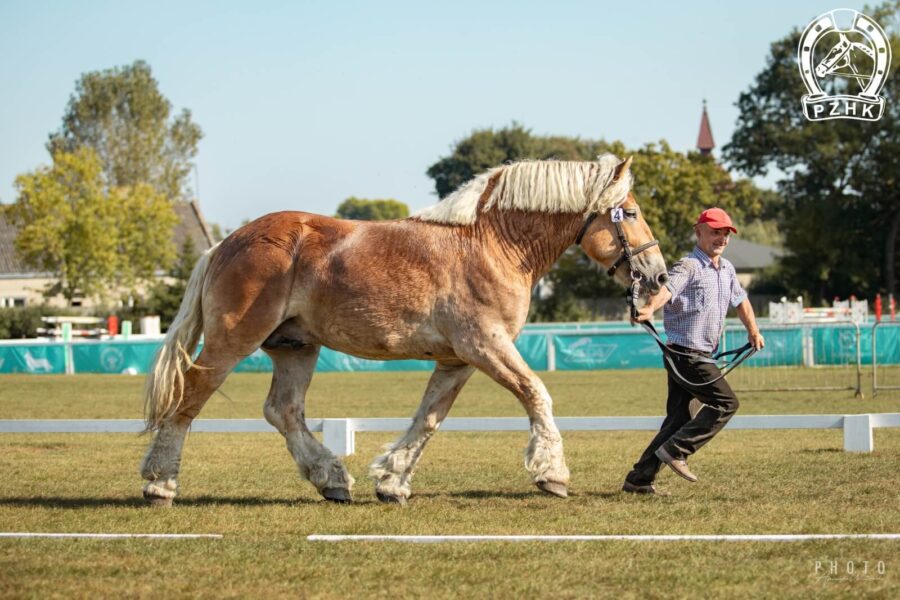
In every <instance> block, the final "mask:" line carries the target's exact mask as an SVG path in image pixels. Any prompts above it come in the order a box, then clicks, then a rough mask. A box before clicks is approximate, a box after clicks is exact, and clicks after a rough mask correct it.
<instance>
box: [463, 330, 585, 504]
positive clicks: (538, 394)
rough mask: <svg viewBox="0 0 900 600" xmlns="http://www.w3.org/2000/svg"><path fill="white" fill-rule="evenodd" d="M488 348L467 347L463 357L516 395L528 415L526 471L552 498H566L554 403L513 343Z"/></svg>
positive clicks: (497, 343) (566, 480) (565, 472)
mask: <svg viewBox="0 0 900 600" xmlns="http://www.w3.org/2000/svg"><path fill="white" fill-rule="evenodd" d="M493 341H494V344H493V345H492V346H489V347H485V346H478V347H471V345H468V346H467V347H466V349H465V350H464V351H461V349H460V348H457V349H456V350H457V353H458V354H459V356H460V358H463V359H465V360H467V361H468V362H470V363H471V364H472V365H474V366H475V367H477V368H478V369H479V370H481V371H484V372H485V373H486V374H487V375H488V376H489V377H491V378H492V379H493V380H494V381H496V382H497V383H499V384H500V385H502V386H503V387H505V388H506V389H508V390H509V391H511V392H512V393H513V394H515V396H516V398H518V399H519V402H521V403H522V406H523V407H524V408H525V411H526V412H527V413H528V419H529V421H530V422H531V439H530V441H529V443H528V449H527V450H526V451H525V468H526V469H527V470H528V472H529V473H530V474H531V478H532V480H533V481H534V483H535V485H537V487H538V488H539V489H541V490H542V491H544V492H547V493H548V494H553V495H554V496H560V497H562V498H565V497H566V496H568V492H567V490H566V487H567V486H568V483H569V469H568V467H567V466H566V459H565V455H564V454H563V443H562V436H561V435H560V433H559V429H558V428H557V427H556V422H555V421H554V420H553V400H552V399H551V398H550V394H549V393H548V392H547V388H546V387H545V386H544V382H543V381H541V380H540V378H539V377H538V376H537V375H535V374H534V371H532V370H531V368H529V366H528V364H527V363H526V362H525V360H524V359H523V358H522V356H521V355H520V354H519V351H518V350H517V349H516V347H515V344H513V342H512V340H510V339H505V340H503V341H496V340H493Z"/></svg>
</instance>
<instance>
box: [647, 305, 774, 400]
mask: <svg viewBox="0 0 900 600" xmlns="http://www.w3.org/2000/svg"><path fill="white" fill-rule="evenodd" d="M641 325H643V326H644V329H646V330H647V333H649V334H650V335H651V336H652V337H653V339H654V340H656V343H657V344H658V345H659V349H660V350H662V353H663V358H664V359H665V361H666V362H667V363H668V364H669V367H670V368H671V369H672V373H674V374H675V376H676V377H678V379H680V380H681V381H683V382H684V383H686V384H688V385H689V386H692V387H703V386H705V385H711V384H713V383H715V382H717V381H718V380H720V379H722V378H723V377H725V376H726V375H728V374H729V373H731V372H732V371H734V370H735V369H736V368H737V367H738V365H740V364H741V363H742V362H744V361H745V360H747V359H748V358H750V357H751V356H753V355H754V354H756V348H754V347H753V345H752V344H750V342H747V343H746V344H744V345H743V346H741V347H740V348H736V349H734V350H728V351H726V352H718V353H716V354H714V355H712V356H711V357H709V358H707V357H705V356H700V355H699V354H694V353H691V352H680V351H678V350H675V349H674V348H672V347H670V346H667V345H666V344H665V342H663V341H662V338H660V337H659V333H658V332H657V331H656V327H654V326H653V323H648V322H646V321H641ZM675 354H678V355H680V356H688V357H690V358H692V359H694V360H695V361H697V362H702V363H708V364H712V365H716V367H719V361H720V360H721V359H722V358H724V357H726V356H731V355H732V354H734V355H735V357H734V358H733V359H732V360H731V362H729V363H727V364H725V365H724V366H722V367H719V368H720V369H721V370H722V374H721V375H719V376H718V377H716V378H715V379H713V380H711V381H704V382H703V383H695V382H693V381H688V380H687V379H686V378H685V377H684V375H682V374H681V373H679V372H678V369H677V368H675V361H674V360H672V355H675Z"/></svg>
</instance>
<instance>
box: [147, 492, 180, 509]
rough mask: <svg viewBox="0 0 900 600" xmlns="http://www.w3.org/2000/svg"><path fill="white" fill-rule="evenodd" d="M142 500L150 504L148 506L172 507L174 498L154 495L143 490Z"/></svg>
mask: <svg viewBox="0 0 900 600" xmlns="http://www.w3.org/2000/svg"><path fill="white" fill-rule="evenodd" d="M144 500H146V501H147V502H148V503H149V504H150V506H152V507H154V508H172V503H173V502H174V501H175V498H166V497H164V496H155V495H153V494H148V493H147V492H144Z"/></svg>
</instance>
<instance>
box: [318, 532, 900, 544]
mask: <svg viewBox="0 0 900 600" xmlns="http://www.w3.org/2000/svg"><path fill="white" fill-rule="evenodd" d="M306 539H307V540H308V541H310V542H411V543H420V544H434V543H442V542H611V541H625V542H807V541H815V540H898V541H900V533H810V534H772V535H766V534H763V535H749V534H748V535H320V534H313V535H309V536H307V537H306Z"/></svg>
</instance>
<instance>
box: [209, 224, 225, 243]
mask: <svg viewBox="0 0 900 600" xmlns="http://www.w3.org/2000/svg"><path fill="white" fill-rule="evenodd" d="M209 233H210V234H211V235H212V238H213V241H214V242H221V241H222V240H224V239H225V236H227V235H228V233H227V232H225V231H223V230H222V226H221V225H219V224H218V223H209Z"/></svg>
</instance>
